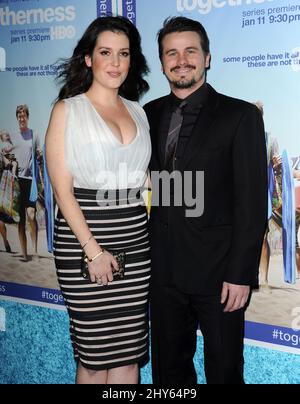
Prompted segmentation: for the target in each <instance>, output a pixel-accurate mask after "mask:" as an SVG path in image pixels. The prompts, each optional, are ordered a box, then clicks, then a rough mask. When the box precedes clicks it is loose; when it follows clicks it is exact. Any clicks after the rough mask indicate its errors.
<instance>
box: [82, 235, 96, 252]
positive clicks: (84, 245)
mask: <svg viewBox="0 0 300 404" xmlns="http://www.w3.org/2000/svg"><path fill="white" fill-rule="evenodd" d="M93 237H94V236H93V235H91V236H90V238H89V239H88V241H86V242H85V243H84V244H83V245H82V246H81V248H82V249H84V247H86V245H87V244H88V242H89V241H90V240H91V239H92V238H93Z"/></svg>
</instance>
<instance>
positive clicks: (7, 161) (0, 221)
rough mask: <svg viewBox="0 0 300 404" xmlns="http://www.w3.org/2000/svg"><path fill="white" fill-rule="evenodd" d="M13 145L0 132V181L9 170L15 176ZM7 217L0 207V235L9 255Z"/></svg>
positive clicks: (7, 137)
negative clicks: (5, 171) (4, 172)
mask: <svg viewBox="0 0 300 404" xmlns="http://www.w3.org/2000/svg"><path fill="white" fill-rule="evenodd" d="M13 150H14V145H13V143H12V141H11V138H10V134H9V133H8V132H7V131H5V130H0V153H1V155H0V179H1V178H2V174H3V171H4V170H10V171H11V172H12V174H13V175H14V176H15V175H16V172H17V162H16V158H15V155H14V154H13ZM0 192H1V201H2V197H3V194H2V192H3V189H2V187H1V189H0ZM5 222H7V216H6V215H5V213H4V212H3V211H2V206H0V234H1V237H2V239H3V243H4V248H5V251H6V252H7V253H11V252H12V250H11V247H10V244H9V241H8V238H7V228H6V224H5Z"/></svg>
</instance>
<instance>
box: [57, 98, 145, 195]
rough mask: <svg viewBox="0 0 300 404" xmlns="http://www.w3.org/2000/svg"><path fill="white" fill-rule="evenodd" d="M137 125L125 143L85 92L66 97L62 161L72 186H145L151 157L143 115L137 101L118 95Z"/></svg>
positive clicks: (114, 187)
mask: <svg viewBox="0 0 300 404" xmlns="http://www.w3.org/2000/svg"><path fill="white" fill-rule="evenodd" d="M121 100H122V102H123V103H124V105H125V107H126V108H127V110H128V112H129V114H130V115H131V117H132V119H133V121H134V122H135V125H136V135H135V137H134V138H133V140H132V142H131V143H130V144H128V145H124V144H122V143H121V142H120V140H119V139H117V137H116V136H115V135H114V134H113V133H112V131H111V129H110V128H109V126H108V125H107V124H106V122H105V121H104V119H103V118H101V116H100V115H99V113H98V112H97V110H96V109H95V108H94V106H93V105H92V103H91V102H90V100H89V99H88V98H87V96H86V95H85V94H80V95H77V96H75V97H72V98H68V99H65V100H64V102H65V107H66V130H65V162H66V166H67V168H68V170H69V171H70V173H71V175H72V176H73V179H74V187H77V188H87V189H103V190H110V189H128V188H138V187H141V186H143V185H144V183H145V180H146V176H147V169H148V165H149V161H150V157H151V141H150V135H149V124H148V121H147V117H146V114H145V112H144V110H143V108H142V107H141V106H140V105H139V103H137V102H134V101H129V100H126V99H125V98H121Z"/></svg>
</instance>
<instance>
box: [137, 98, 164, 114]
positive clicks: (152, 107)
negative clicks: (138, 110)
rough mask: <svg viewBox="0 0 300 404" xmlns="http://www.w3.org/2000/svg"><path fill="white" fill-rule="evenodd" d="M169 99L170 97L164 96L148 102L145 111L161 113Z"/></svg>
mask: <svg viewBox="0 0 300 404" xmlns="http://www.w3.org/2000/svg"><path fill="white" fill-rule="evenodd" d="M167 98H168V95H164V96H163V97H159V98H156V99H154V100H152V101H149V102H147V103H146V104H145V105H144V107H143V108H144V110H145V111H146V113H147V114H148V113H154V112H155V111H159V110H160V109H161V107H162V106H163V105H164V103H165V102H166V99H167Z"/></svg>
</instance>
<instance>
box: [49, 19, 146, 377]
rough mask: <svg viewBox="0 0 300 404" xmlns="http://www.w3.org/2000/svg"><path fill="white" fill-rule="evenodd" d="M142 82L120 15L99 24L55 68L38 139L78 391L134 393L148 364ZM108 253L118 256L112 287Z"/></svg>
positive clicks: (140, 61)
mask: <svg viewBox="0 0 300 404" xmlns="http://www.w3.org/2000/svg"><path fill="white" fill-rule="evenodd" d="M147 73H148V66H147V62H146V59H145V57H144V55H143V53H142V49H141V38H140V35H139V32H138V30H137V29H136V27H135V26H134V25H133V24H132V23H131V22H130V21H129V20H128V19H127V18H125V17H121V16H120V17H111V16H109V17H102V18H97V19H96V20H95V21H93V22H92V23H91V24H90V26H89V27H88V28H87V30H86V31H85V33H84V34H83V36H82V38H81V39H80V40H79V42H78V44H77V46H76V48H75V49H74V52H73V55H72V57H71V58H70V59H68V60H66V61H65V62H64V64H63V66H62V72H61V75H60V78H61V79H62V81H63V86H62V88H61V90H60V92H59V96H58V100H57V102H56V104H55V106H54V108H53V111H52V115H51V119H50V123H49V127H48V131H47V134H46V162H47V168H48V172H49V176H50V179H51V182H52V187H53V193H54V196H55V199H56V203H57V205H58V210H57V213H56V217H55V230H54V231H55V237H54V257H55V264H56V269H57V275H58V281H59V284H60V288H61V290H62V293H63V296H64V300H65V304H66V307H67V309H68V313H69V317H70V333H71V340H72V344H73V349H74V355H75V359H76V361H77V363H78V366H77V377H76V382H77V383H78V384H85V383H87V384H136V383H138V381H139V365H142V364H143V363H144V362H146V361H147V359H148V288H149V279H150V247H149V237H148V216H147V210H146V207H145V203H144V202H143V200H142V198H139V197H138V195H140V194H141V193H142V190H143V187H144V184H145V183H146V181H147V170H148V165H149V161H150V156H151V141H150V135H149V125H148V121H147V118H146V115H145V112H144V110H143V108H142V107H141V106H140V105H139V103H138V100H139V98H140V96H141V95H142V94H143V93H145V92H146V91H147V90H148V88H149V87H148V84H147V82H146V81H145V79H144V76H145V75H146V74H147ZM132 191H134V192H132ZM115 252H118V253H125V275H124V277H123V279H120V280H115V279H114V276H113V272H114V271H116V270H118V269H120V268H119V264H118V262H117V261H116V258H115V256H114V253H115ZM83 263H87V265H88V274H87V275H85V276H83V273H82V264H83Z"/></svg>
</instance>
